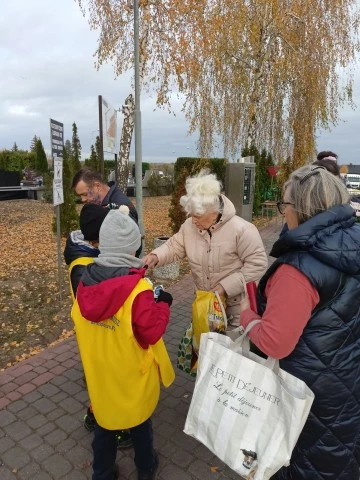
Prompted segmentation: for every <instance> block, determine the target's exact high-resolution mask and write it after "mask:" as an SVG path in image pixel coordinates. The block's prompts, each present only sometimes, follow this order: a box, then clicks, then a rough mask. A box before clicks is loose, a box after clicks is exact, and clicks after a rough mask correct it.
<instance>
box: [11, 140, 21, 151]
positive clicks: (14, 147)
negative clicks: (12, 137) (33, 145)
mask: <svg viewBox="0 0 360 480" xmlns="http://www.w3.org/2000/svg"><path fill="white" fill-rule="evenodd" d="M11 150H12V151H13V152H17V151H18V150H19V148H18V146H17V145H16V142H14V145H13V147H12V149H11Z"/></svg>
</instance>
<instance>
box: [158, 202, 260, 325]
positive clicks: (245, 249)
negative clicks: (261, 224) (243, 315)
mask: <svg viewBox="0 0 360 480" xmlns="http://www.w3.org/2000/svg"><path fill="white" fill-rule="evenodd" d="M222 199H223V202H224V209H223V214H222V216H221V219H220V221H219V222H218V223H217V224H215V225H213V226H212V227H210V229H209V231H208V230H198V229H197V228H196V227H195V225H193V223H192V219H191V218H188V219H187V220H186V221H185V222H184V223H183V224H182V225H181V227H180V230H179V231H178V233H176V234H175V235H173V236H172V237H171V238H169V240H167V241H166V242H165V243H164V244H163V245H161V246H160V247H159V248H156V249H155V250H153V251H152V252H151V253H154V254H156V255H157V257H158V259H159V263H158V266H162V265H166V264H168V263H171V262H174V261H176V260H180V259H182V258H185V257H187V259H188V262H189V265H190V268H191V273H192V276H193V278H194V282H195V285H196V288H197V289H198V290H207V291H210V290H213V289H214V287H215V286H216V285H218V284H221V286H222V287H223V288H224V290H225V292H226V294H227V300H226V303H227V309H226V310H227V315H228V317H229V318H230V317H232V320H231V323H234V324H238V323H239V315H240V307H239V302H240V297H241V294H242V293H243V292H244V287H243V280H242V275H243V276H244V278H245V281H246V282H250V281H252V280H255V281H256V280H259V279H260V277H261V276H262V275H263V274H264V273H265V271H266V269H267V265H268V260H267V256H266V253H265V249H264V245H263V242H262V240H261V237H260V235H259V232H258V230H257V228H256V227H255V226H254V225H253V224H252V223H249V222H247V221H246V220H244V219H242V218H240V217H238V216H237V215H236V214H235V207H234V205H233V203H232V202H231V201H230V200H229V199H228V198H226V197H225V196H224V195H222ZM239 272H241V273H239ZM241 274H242V275H241Z"/></svg>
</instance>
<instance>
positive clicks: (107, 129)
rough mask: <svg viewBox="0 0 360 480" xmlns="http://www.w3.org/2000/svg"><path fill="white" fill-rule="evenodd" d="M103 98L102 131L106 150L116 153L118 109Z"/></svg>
mask: <svg viewBox="0 0 360 480" xmlns="http://www.w3.org/2000/svg"><path fill="white" fill-rule="evenodd" d="M101 99H102V131H103V148H104V152H108V153H113V154H115V153H116V133H117V110H115V109H114V108H113V107H112V106H111V105H110V104H109V103H108V102H107V101H106V100H105V99H104V97H101Z"/></svg>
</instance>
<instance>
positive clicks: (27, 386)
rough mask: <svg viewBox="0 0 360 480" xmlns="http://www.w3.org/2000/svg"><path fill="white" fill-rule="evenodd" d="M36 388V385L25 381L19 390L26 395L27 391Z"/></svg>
mask: <svg viewBox="0 0 360 480" xmlns="http://www.w3.org/2000/svg"><path fill="white" fill-rule="evenodd" d="M35 389H36V385H33V384H32V383H25V384H24V385H21V386H20V387H18V389H17V391H18V392H19V393H21V395H25V394H27V393H30V392H32V391H33V390H35Z"/></svg>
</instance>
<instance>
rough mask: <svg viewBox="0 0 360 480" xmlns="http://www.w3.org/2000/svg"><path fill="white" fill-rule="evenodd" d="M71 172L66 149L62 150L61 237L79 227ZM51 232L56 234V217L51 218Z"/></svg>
mask: <svg viewBox="0 0 360 480" xmlns="http://www.w3.org/2000/svg"><path fill="white" fill-rule="evenodd" d="M71 182H72V171H71V168H70V162H69V157H68V154H67V151H66V148H65V147H64V149H63V189H64V203H63V204H62V205H60V232H61V235H62V236H67V235H69V233H70V232H72V231H73V230H76V229H77V228H78V226H79V216H78V214H77V210H76V202H75V195H74V193H73V191H72V188H71ZM52 228H53V232H56V217H55V216H54V218H53V224H52Z"/></svg>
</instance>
